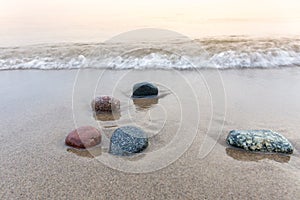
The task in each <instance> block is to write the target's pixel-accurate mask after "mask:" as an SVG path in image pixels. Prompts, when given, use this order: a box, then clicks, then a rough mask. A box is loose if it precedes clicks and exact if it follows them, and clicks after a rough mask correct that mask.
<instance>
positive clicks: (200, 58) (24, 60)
mask: <svg viewBox="0 0 300 200" xmlns="http://www.w3.org/2000/svg"><path fill="white" fill-rule="evenodd" d="M298 66H300V38H275V39H274V38H272V39H270V38H248V37H222V38H220V37H218V38H202V39H196V40H192V41H164V42H152V43H147V42H144V43H72V44H43V45H32V46H25V47H1V48H0V70H16V69H42V70H51V69H79V68H109V69H148V68H150V69H194V68H197V69H198V68H205V69H206V68H218V69H230V68H276V67H298Z"/></svg>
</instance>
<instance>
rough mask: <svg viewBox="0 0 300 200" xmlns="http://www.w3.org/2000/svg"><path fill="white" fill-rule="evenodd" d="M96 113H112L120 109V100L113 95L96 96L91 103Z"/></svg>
mask: <svg viewBox="0 0 300 200" xmlns="http://www.w3.org/2000/svg"><path fill="white" fill-rule="evenodd" d="M91 106H92V109H93V111H95V112H96V114H101V113H107V112H108V113H111V112H118V111H120V101H119V100H118V99H116V98H114V97H111V96H99V97H96V98H95V99H94V100H93V101H92V103H91Z"/></svg>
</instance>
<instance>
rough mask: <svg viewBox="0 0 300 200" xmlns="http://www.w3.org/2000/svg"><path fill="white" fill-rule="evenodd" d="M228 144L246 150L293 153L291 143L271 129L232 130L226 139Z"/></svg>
mask: <svg viewBox="0 0 300 200" xmlns="http://www.w3.org/2000/svg"><path fill="white" fill-rule="evenodd" d="M226 141H227V143H228V144H229V145H232V146H235V147H239V148H243V149H245V150H247V151H260V152H276V153H288V154H291V153H293V150H294V148H293V145H292V144H291V143H290V142H289V141H288V140H287V139H286V138H285V137H284V136H282V135H281V134H279V133H276V132H274V131H271V130H232V131H230V132H229V134H228V136H227V139H226Z"/></svg>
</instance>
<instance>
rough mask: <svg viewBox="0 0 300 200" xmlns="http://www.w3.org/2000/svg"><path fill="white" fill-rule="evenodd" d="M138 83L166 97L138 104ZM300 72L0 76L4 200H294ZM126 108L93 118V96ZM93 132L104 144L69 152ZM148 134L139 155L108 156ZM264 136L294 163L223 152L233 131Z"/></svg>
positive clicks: (298, 172) (299, 194)
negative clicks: (83, 132) (120, 140)
mask: <svg viewBox="0 0 300 200" xmlns="http://www.w3.org/2000/svg"><path fill="white" fill-rule="evenodd" d="M139 81H150V82H154V83H156V84H157V85H158V87H159V89H160V93H159V98H158V99H156V100H151V101H133V100H132V99H131V98H130V95H131V87H132V85H133V84H134V83H136V82H139ZM299 88H300V69H297V68H289V69H273V70H260V69H257V70H254V69H251V70H222V71H220V72H217V71H214V70H202V71H164V70H160V71H159V70H156V71H150V70H144V71H135V70H128V71H127V70H121V71H112V70H106V71H104V70H82V71H76V70H60V71H36V70H23V71H1V72H0V94H1V104H0V110H1V114H0V128H1V131H0V142H1V145H0V150H1V151H0V152H1V153H0V154H1V156H0V162H1V165H0V180H1V181H0V184H1V185H0V198H1V199H28V198H35V199H45V198H52V199H258V198H259V199H289V200H290V199H299V198H300V190H299V189H300V181H299V180H300V167H299V166H300V154H299V152H298V150H299V148H300V136H299V133H298V130H299V129H300V124H299V118H300V104H299V102H300V93H299ZM95 94H96V95H101V94H109V95H113V96H115V97H116V98H119V99H120V101H121V112H120V113H118V114H116V115H115V117H114V118H115V120H113V119H114V118H111V116H107V117H104V118H97V117H96V118H95V117H94V116H93V113H92V110H91V108H90V102H91V100H92V98H93V96H94V95H95ZM82 125H93V126H96V127H98V128H99V129H100V130H101V131H102V133H103V138H102V139H103V141H102V143H101V144H100V145H99V146H96V147H95V148H92V149H90V150H89V151H79V150H76V149H72V148H69V147H67V146H65V144H64V139H65V137H66V135H67V134H68V132H70V131H71V130H73V129H74V128H75V127H77V126H82ZM123 125H136V126H139V127H142V128H143V129H144V130H145V131H146V132H147V133H148V135H149V136H150V139H149V140H150V144H149V147H148V148H147V150H146V151H145V152H143V153H142V154H140V155H137V156H133V157H127V158H121V157H116V156H112V155H110V154H108V147H109V137H110V136H111V133H112V132H113V131H114V130H115V129H116V128H117V127H119V126H123ZM260 128H267V129H272V130H274V131H277V132H280V133H282V134H283V135H284V136H285V137H287V138H288V139H289V140H290V141H291V142H292V144H293V145H294V147H295V151H294V154H292V155H273V154H266V155H264V154H257V153H255V154H253V153H248V152H245V151H242V150H239V149H235V148H231V147H229V146H228V145H227V144H226V143H225V138H226V136H227V133H228V132H229V131H230V130H232V129H260Z"/></svg>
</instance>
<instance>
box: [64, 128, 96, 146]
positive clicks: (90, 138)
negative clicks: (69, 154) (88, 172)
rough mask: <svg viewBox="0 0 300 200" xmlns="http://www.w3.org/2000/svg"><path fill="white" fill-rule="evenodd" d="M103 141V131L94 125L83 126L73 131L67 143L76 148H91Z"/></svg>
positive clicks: (67, 138)
mask: <svg viewBox="0 0 300 200" xmlns="http://www.w3.org/2000/svg"><path fill="white" fill-rule="evenodd" d="M100 142H101V133H100V131H99V130H97V129H96V128H94V127H92V126H82V127H79V128H77V129H75V130H73V131H71V132H70V133H69V134H68V136H67V137H66V140H65V143H66V145H68V146H71V147H75V148H81V149H85V148H89V147H93V146H96V145H97V144H99V143H100Z"/></svg>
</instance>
